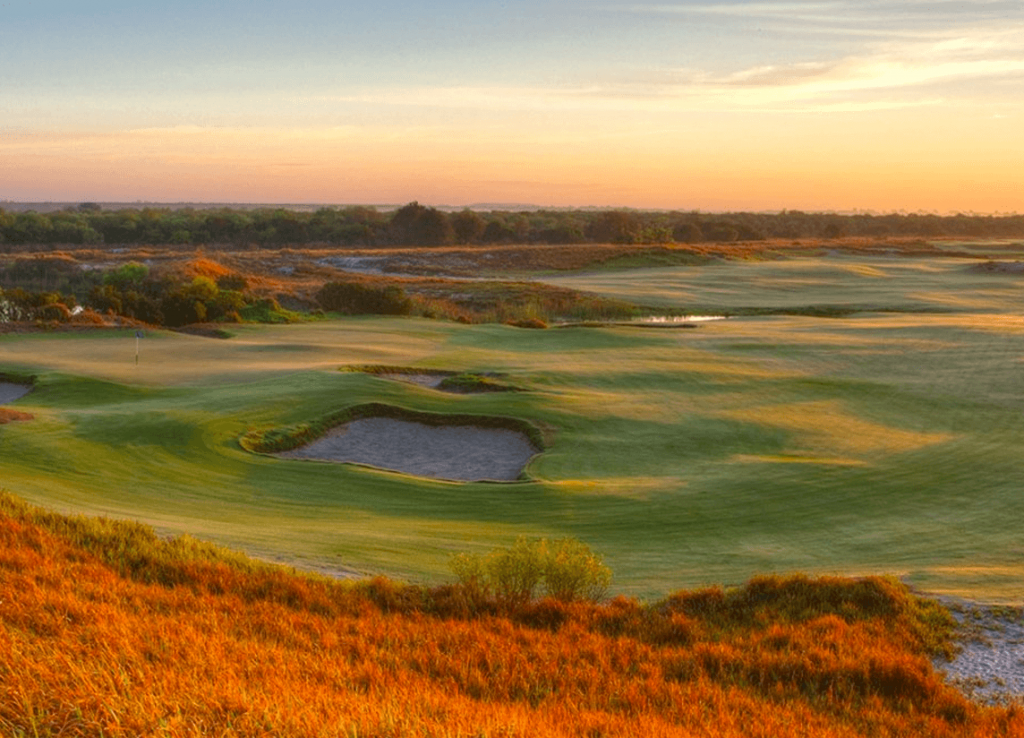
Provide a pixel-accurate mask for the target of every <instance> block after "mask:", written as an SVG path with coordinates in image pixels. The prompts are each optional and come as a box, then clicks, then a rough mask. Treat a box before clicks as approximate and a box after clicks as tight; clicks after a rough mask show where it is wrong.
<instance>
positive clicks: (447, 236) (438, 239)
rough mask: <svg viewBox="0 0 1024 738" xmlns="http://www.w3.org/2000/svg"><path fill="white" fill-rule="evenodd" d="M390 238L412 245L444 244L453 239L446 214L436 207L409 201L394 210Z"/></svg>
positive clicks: (453, 233)
mask: <svg viewBox="0 0 1024 738" xmlns="http://www.w3.org/2000/svg"><path fill="white" fill-rule="evenodd" d="M391 232H392V238H393V239H394V240H395V241H396V242H397V243H400V244H409V245H413V246H445V245H447V244H450V243H452V242H453V241H454V240H455V231H454V230H453V229H452V224H451V221H450V220H449V219H448V216H447V215H445V214H444V213H442V212H441V211H440V210H437V209H436V208H428V207H425V206H423V205H420V204H419V203H418V202H411V203H409V204H408V205H405V206H403V207H401V208H399V209H398V210H396V211H395V214H394V215H393V216H392V218H391Z"/></svg>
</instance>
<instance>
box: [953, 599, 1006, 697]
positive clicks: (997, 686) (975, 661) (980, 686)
mask: <svg viewBox="0 0 1024 738" xmlns="http://www.w3.org/2000/svg"><path fill="white" fill-rule="evenodd" d="M940 601H943V604H945V605H946V606H947V607H949V608H950V611H951V612H952V613H953V616H954V617H955V618H956V619H957V621H958V622H959V623H960V626H961V628H963V629H964V630H965V632H966V633H967V634H968V635H967V637H966V638H965V639H964V640H963V641H962V642H961V643H960V645H961V647H962V649H963V650H962V651H961V652H960V653H959V654H958V655H957V657H956V658H955V659H953V660H952V661H950V662H947V661H945V660H943V659H941V658H936V659H935V660H934V664H935V668H937V669H938V670H939V671H941V672H943V673H944V674H945V675H946V677H947V679H948V680H949V681H951V682H952V683H953V684H954V685H956V686H957V687H959V688H960V689H961V691H963V692H964V693H965V694H966V695H967V696H968V697H971V698H972V699H974V700H976V701H978V702H982V703H987V704H996V703H1000V702H1006V701H1009V700H1021V699H1024V671H1022V670H1021V664H1024V620H1022V615H1021V612H1020V611H1019V610H1014V608H999V607H989V606H985V605H975V604H973V603H970V602H967V601H966V600H956V599H953V598H940Z"/></svg>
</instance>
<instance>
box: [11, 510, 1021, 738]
mask: <svg viewBox="0 0 1024 738" xmlns="http://www.w3.org/2000/svg"><path fill="white" fill-rule="evenodd" d="M0 593H2V594H0V734H3V735H9V736H140V735H152V736H211V735H215V736H272V735H273V736H282V735H288V736H380V737H384V736H426V735H429V736H537V737H539V738H545V737H547V736H581V737H582V736H587V737H590V736H641V735H642V736H695V735H696V736H950V737H952V736H1015V735H1024V711H1022V710H1021V709H1020V708H1016V707H1009V708H1006V707H1001V708H994V707H980V706H976V705H973V704H971V703H969V702H967V701H966V700H965V699H964V698H963V697H962V696H961V695H960V694H958V693H957V692H955V691H954V690H952V689H951V688H949V687H947V686H945V685H944V684H943V683H942V681H941V680H940V678H939V677H938V676H937V675H936V673H935V672H934V671H933V669H932V667H931V664H930V661H929V653H930V652H931V651H934V650H935V649H938V648H941V647H942V646H943V644H945V643H946V642H947V640H946V639H947V635H948V626H949V620H948V616H947V615H945V614H944V613H943V611H941V610H940V609H938V608H937V607H936V606H934V605H930V604H927V603H922V602H919V601H918V600H916V599H915V598H913V597H912V596H911V595H910V594H909V593H908V592H907V591H906V590H905V589H904V588H903V587H901V586H900V585H898V584H897V583H894V582H892V581H888V580H884V579H877V578H872V579H865V580H858V581H853V580H843V579H819V580H812V579H808V578H804V577H790V578H771V577H769V578H762V579H759V580H755V581H753V582H751V583H750V584H749V585H747V586H746V587H744V588H741V589H738V590H734V591H733V590H730V591H725V590H721V589H707V590H702V591H699V592H691V593H679V594H677V595H675V596H673V597H671V598H669V599H668V600H666V601H664V602H661V603H657V604H655V605H643V604H641V603H638V602H636V601H634V600H629V599H625V598H617V599H614V600H612V601H611V602H609V603H607V604H603V605H595V604H589V603H559V602H555V601H552V600H541V601H532V602H529V603H526V604H524V605H521V606H516V607H509V608H505V609H501V608H499V607H497V606H495V607H492V608H490V609H486V608H485V609H482V610H481V609H477V610H475V611H474V610H472V609H471V608H468V607H467V606H466V603H465V598H464V597H463V596H462V593H460V591H459V588H458V587H455V586H448V587H441V588H435V589H424V588H418V587H408V586H401V585H398V584H395V583H392V582H389V581H386V580H374V581H371V582H365V583H358V584H351V583H349V584H345V583H339V582H333V581H330V580H327V579H322V578H314V577H308V576H300V575H297V574H294V573H288V572H286V571H283V570H281V569H277V568H273V567H269V566H265V565H262V564H259V563H256V562H253V561H251V560H248V559H245V558H243V557H240V556H238V555H235V554H231V553H229V552H225V551H223V550H220V549H216V548H213V547H211V546H207V545H205V544H200V543H198V542H195V541H193V540H191V539H183V540H176V541H171V542H167V541H163V540H161V539H159V538H158V537H157V536H155V535H154V534H153V532H152V531H151V530H149V529H147V528H145V527H143V526H139V525H134V524H123V523H114V522H111V521H104V520H89V519H84V518H66V517H62V516H59V515H55V514H52V513H47V512H45V511H41V510H38V509H35V508H31V507H28V506H26V505H24V504H22V503H20V502H19V501H18V500H16V499H14V498H11V497H9V496H0Z"/></svg>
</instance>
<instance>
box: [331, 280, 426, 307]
mask: <svg viewBox="0 0 1024 738" xmlns="http://www.w3.org/2000/svg"><path fill="white" fill-rule="evenodd" d="M316 300H317V302H319V303H320V305H321V307H323V308H324V310H331V311H334V312H338V313H347V314H349V315H409V314H410V313H411V312H412V301H411V300H410V299H409V297H408V296H407V295H406V294H405V290H403V289H402V288H401V287H399V286H398V285H393V284H391V285H385V286H383V287H374V286H372V285H367V284H361V283H359V282H328V283H327V284H325V285H324V286H323V287H321V288H320V291H319V292H317V293H316Z"/></svg>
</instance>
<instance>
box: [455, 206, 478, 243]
mask: <svg viewBox="0 0 1024 738" xmlns="http://www.w3.org/2000/svg"><path fill="white" fill-rule="evenodd" d="M451 224H452V230H453V231H454V232H455V240H456V241H458V242H459V243H477V241H479V240H480V237H481V236H482V235H483V234H484V229H485V228H486V227H487V223H486V222H485V221H484V219H483V218H482V217H480V214H479V213H474V212H473V211H472V210H469V209H466V210H463V211H461V212H458V213H455V215H453V216H451Z"/></svg>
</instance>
